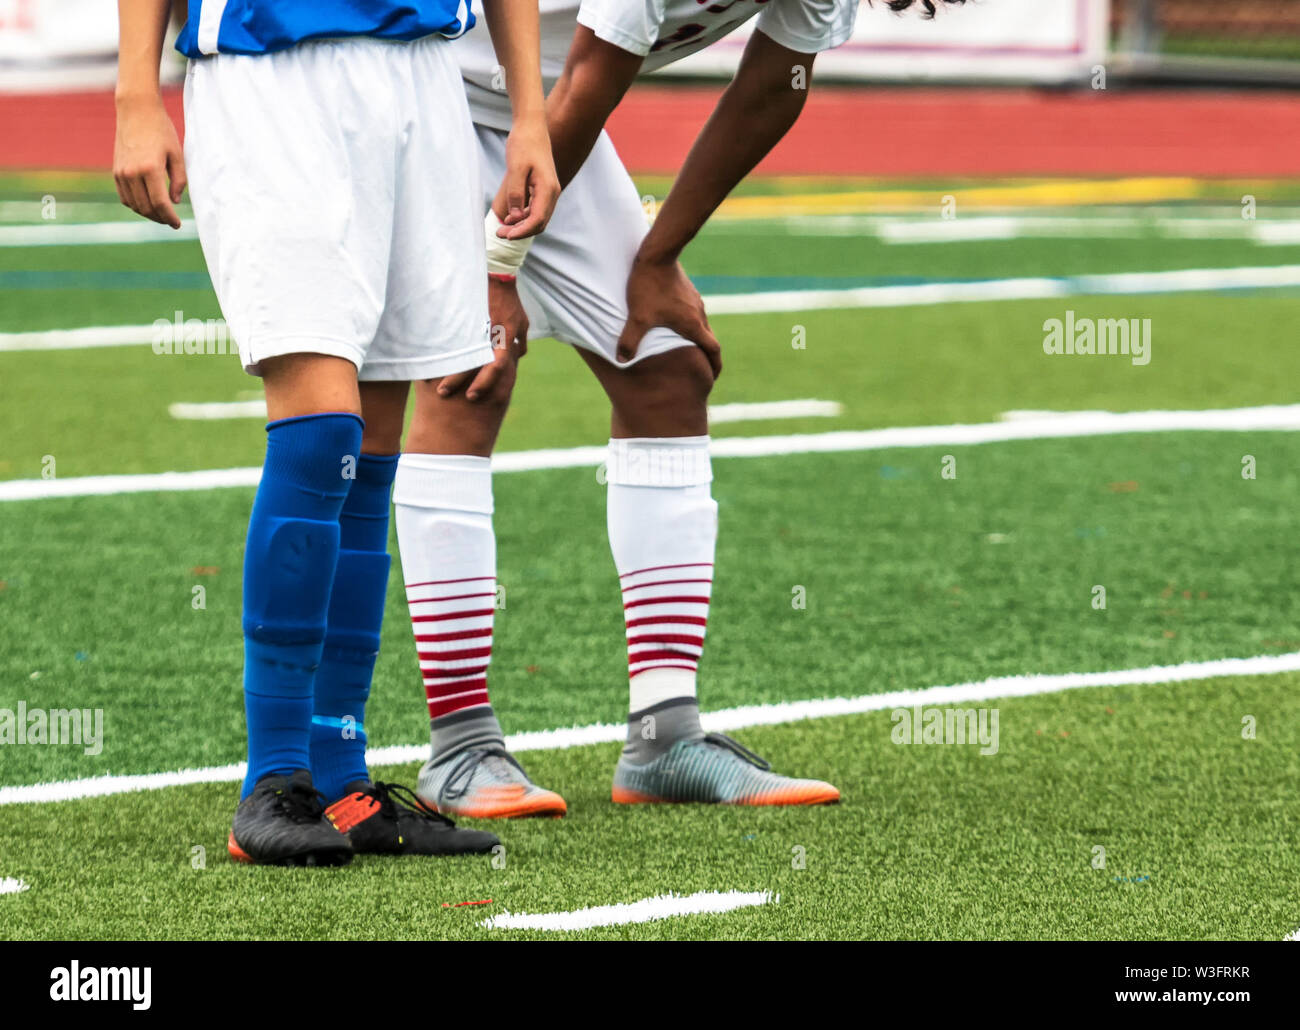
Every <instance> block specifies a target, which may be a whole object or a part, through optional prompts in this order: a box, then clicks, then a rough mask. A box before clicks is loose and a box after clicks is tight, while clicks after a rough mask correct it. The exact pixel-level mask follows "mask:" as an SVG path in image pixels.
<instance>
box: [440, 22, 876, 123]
mask: <svg viewBox="0 0 1300 1030" xmlns="http://www.w3.org/2000/svg"><path fill="white" fill-rule="evenodd" d="M539 6H540V12H541V29H542V79H543V80H544V82H545V85H546V90H547V92H550V89H551V87H552V86H553V85H555V80H556V79H558V78H559V76H560V72H562V71H563V70H564V58H565V55H567V54H568V52H569V44H570V43H571V42H572V40H573V30H574V26H575V24H577V23H581V24H582V25H585V26H587V28H589V29H591V31H592V32H594V33H595V34H596V36H597V37H598V38H600V39H603V40H605V41H606V42H607V43H612V44H614V45H615V46H617V47H620V48H621V49H623V50H626V51H628V52H629V53H633V54H639V55H641V56H642V57H644V58H645V64H644V65H642V68H643V70H644V71H654V70H655V69H656V68H662V67H663V66H664V65H666V64H671V63H672V62H673V61H677V60H680V59H681V58H683V57H685V56H686V55H687V54H693V53H695V52H696V51H697V50H702V49H704V48H705V47H706V46H708V45H709V44H711V43H713V42H716V41H717V40H719V39H721V38H722V37H723V36H725V35H726V34H727V33H729V32H731V31H732V30H733V29H735V28H736V27H737V26H738V25H740V24H742V23H743V22H746V21H748V20H749V19H750V18H753V17H755V16H757V17H758V28H759V29H761V30H762V32H763V34H764V35H766V36H769V37H771V38H772V39H773V40H775V41H776V42H777V43H780V44H781V45H782V46H784V47H788V48H790V49H791V50H796V51H798V52H799V53H804V54H815V53H820V52H821V51H823V50H830V49H831V48H833V47H837V46H839V45H840V44H841V43H843V42H845V41H846V40H847V39H848V38H849V36H850V34H851V33H852V32H853V23H854V21H855V20H856V19H857V15H858V0H712V2H709V0H541V2H540V5H539ZM452 50H453V52H454V53H455V54H456V57H457V59H458V60H459V61H460V68H461V74H462V76H464V79H465V89H466V92H467V94H468V96H469V105H470V114H471V115H472V117H473V119H474V121H475V122H477V123H478V124H480V125H487V126H490V127H491V128H494V129H508V128H509V127H510V100H509V98H508V96H507V95H506V89H505V83H504V82H503V81H502V80H501V72H500V70H499V67H498V65H497V59H496V55H495V53H494V52H493V49H492V39H491V37H490V36H489V35H488V33H487V32H486V31H480V32H471V33H470V34H469V35H467V36H463V37H461V38H460V39H459V40H457V41H456V43H455V44H454V45H453V47H452Z"/></svg>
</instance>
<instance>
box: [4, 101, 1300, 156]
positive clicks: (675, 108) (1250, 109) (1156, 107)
mask: <svg viewBox="0 0 1300 1030" xmlns="http://www.w3.org/2000/svg"><path fill="white" fill-rule="evenodd" d="M719 90H720V87H706V86H692V87H685V88H674V87H665V86H659V85H654V86H639V87H637V88H635V89H633V91H632V92H631V93H630V94H629V95H628V97H627V99H626V100H625V101H624V102H623V104H622V105H621V107H620V108H619V110H618V111H617V112H616V113H615V115H614V117H613V119H612V121H611V123H610V133H611V135H612V136H613V137H614V141H615V144H616V145H617V147H618V150H619V153H620V154H621V155H622V156H623V159H624V161H625V162H626V163H627V166H628V167H629V168H630V169H632V170H633V171H634V172H662V173H672V172H675V171H676V170H677V169H678V168H679V167H680V166H681V162H682V159H683V157H685V155H686V152H687V150H688V149H689V147H690V144H691V141H692V140H693V139H694V138H695V134H696V132H697V131H698V130H699V127H700V126H701V125H702V124H703V123H704V120H705V118H706V117H707V116H708V113H709V111H711V110H712V107H713V103H714V101H715V100H716V98H717V95H718V93H719ZM167 102H168V106H169V107H170V109H171V110H172V111H173V112H174V113H175V114H176V116H177V117H178V119H179V116H180V98H179V95H178V94H177V93H175V92H169V94H168V97H167ZM112 148H113V101H112V96H111V95H110V94H108V93H65V94H56V95H32V96H22V95H18V96H0V168H11V169H12V168H32V169H44V168H69V169H91V170H95V169H100V170H102V169H107V168H108V167H109V166H110V165H111V161H112ZM759 170H760V171H761V172H765V173H769V174H785V175H804V174H808V175H814V174H835V175H868V176H894V177H909V176H934V177H942V176H950V175H972V176H981V175H1193V176H1219V177H1238V178H1241V177H1261V178H1271V177H1278V178H1281V177H1288V176H1300V93H1286V92H1281V91H1277V92H1274V91H1236V92H1198V91H1157V90H1142V91H1134V92H1118V91H1111V92H1090V91H1081V92H1055V91H1039V90H1032V89H975V88H967V89H933V88H924V89H904V88H897V87H882V88H870V87H857V88H821V89H816V90H814V91H813V93H812V95H811V96H810V97H809V100H808V106H807V108H806V109H805V111H804V114H803V117H802V118H801V119H800V120H799V124H798V125H796V126H795V128H794V129H793V130H792V131H791V133H790V135H789V136H788V137H787V138H786V139H785V140H784V141H782V143H781V144H780V145H779V146H778V147H777V148H776V150H774V151H773V152H772V154H771V155H770V156H769V157H768V158H767V160H766V161H764V162H763V163H762V164H761V165H760V166H759Z"/></svg>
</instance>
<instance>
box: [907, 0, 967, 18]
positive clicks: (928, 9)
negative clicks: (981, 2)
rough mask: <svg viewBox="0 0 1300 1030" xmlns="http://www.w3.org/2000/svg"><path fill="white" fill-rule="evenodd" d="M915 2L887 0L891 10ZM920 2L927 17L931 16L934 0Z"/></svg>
mask: <svg viewBox="0 0 1300 1030" xmlns="http://www.w3.org/2000/svg"><path fill="white" fill-rule="evenodd" d="M915 2H916V0H888V4H889V9H890V10H891V11H906V10H907V9H908V8H909V7H911V6H912V4H914V3H915ZM946 2H947V3H950V4H964V3H965V2H966V0H946ZM921 3H922V5H924V7H925V16H926V17H927V18H933V17H934V0H921Z"/></svg>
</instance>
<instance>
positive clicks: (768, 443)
mask: <svg viewBox="0 0 1300 1030" xmlns="http://www.w3.org/2000/svg"><path fill="white" fill-rule="evenodd" d="M1295 430H1300V404H1284V405H1271V406H1265V407H1258V408H1223V409H1218V410H1208V411H1126V412H1110V411H1072V412H1009V413H1008V417H1006V418H1004V420H1003V421H999V422H978V423H974V424H971V425H951V426H900V427H895V428H890V429H860V430H841V431H839V432H833V433H792V434H789V435H785V436H724V437H721V438H717V439H714V440H713V441H712V443H711V444H710V448H709V449H710V452H711V453H712V455H713V457H715V458H761V457H771V456H775V455H787V454H831V453H837V452H843V451H875V450H885V449H889V448H894V447H897V448H906V447H961V446H969V445H974V444H984V443H1004V442H1007V441H1010V440H1046V439H1056V438H1064V437H1076V436H1111V435H1114V434H1118V433H1165V432H1191V431H1208V432H1268V431H1295ZM604 460H605V448H604V447H602V446H590V447H562V448H561V447H557V448H542V449H539V450H534V451H505V452H502V453H500V454H496V455H493V457H492V471H493V472H530V471H536V470H539V469H562V468H583V467H591V468H594V467H595V466H597V465H599V464H600V463H601V462H603V461H604ZM261 475H262V470H261V468H260V467H255V466H249V467H245V468H233V469H202V470H199V471H197V472H155V473H141V474H138V475H120V476H81V477H74V478H71V479H13V480H9V481H8V482H0V502H3V501H32V500H42V499H46V498H51V497H89V496H96V495H106V494H129V493H145V492H150V491H159V492H173V491H182V490H212V489H216V488H219V487H235V486H242V487H248V486H256V485H257V482H258V480H259V479H260V478H261Z"/></svg>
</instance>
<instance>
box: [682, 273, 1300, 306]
mask: <svg viewBox="0 0 1300 1030" xmlns="http://www.w3.org/2000/svg"><path fill="white" fill-rule="evenodd" d="M1292 286H1300V265H1277V266H1274V267H1247V268H1183V269H1178V270H1175V271H1170V272H1123V273H1119V274H1115V275H1076V276H1068V277H1065V278H1061V279H1050V278H1045V277H1044V278H1029V279H993V280H987V281H983V282H964V283H921V284H918V285H915V286H860V287H855V288H851V289H827V290H773V291H771V292H768V293H737V294H719V295H717V296H713V297H705V298H704V306H705V308H706V309H707V310H708V313H709V314H710V315H756V314H760V313H774V312H781V311H829V310H832V309H843V308H897V307H911V306H914V305H921V304H959V303H974V302H979V301H988V300H1042V299H1050V298H1061V297H1077V296H1087V295H1092V294H1098V295H1115V294H1137V293H1189V292H1199V291H1212V290H1241V289H1276V288H1279V287H1292Z"/></svg>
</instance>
